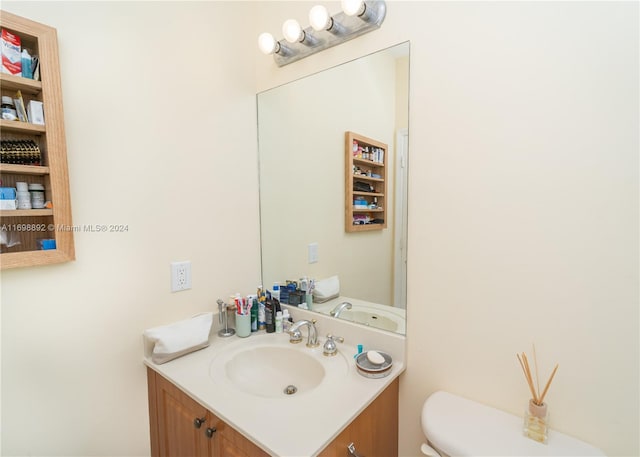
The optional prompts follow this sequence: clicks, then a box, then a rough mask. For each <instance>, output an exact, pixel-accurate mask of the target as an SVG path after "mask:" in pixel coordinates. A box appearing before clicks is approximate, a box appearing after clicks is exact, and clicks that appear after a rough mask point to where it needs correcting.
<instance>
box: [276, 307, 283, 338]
mask: <svg viewBox="0 0 640 457" xmlns="http://www.w3.org/2000/svg"><path fill="white" fill-rule="evenodd" d="M282 325H283V323H282V311H278V312H277V313H276V333H282Z"/></svg>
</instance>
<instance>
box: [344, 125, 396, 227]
mask: <svg viewBox="0 0 640 457" xmlns="http://www.w3.org/2000/svg"><path fill="white" fill-rule="evenodd" d="M344 149H345V201H344V207H345V211H344V229H345V231H346V232H364V231H369V230H382V229H385V228H387V201H388V200H387V198H386V196H387V167H386V164H387V159H388V158H387V156H388V152H389V149H388V147H387V145H386V144H385V143H382V142H380V141H377V140H373V139H371V138H367V137H365V136H363V135H358V134H357V133H353V132H346V133H345V148H344ZM372 175H373V176H372ZM356 183H365V184H368V185H370V186H372V190H371V191H366V190H356ZM357 199H362V200H365V201H366V202H367V208H366V209H365V208H355V204H354V201H355V200H357ZM357 221H362V223H357Z"/></svg>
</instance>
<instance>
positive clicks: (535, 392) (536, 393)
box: [516, 346, 558, 406]
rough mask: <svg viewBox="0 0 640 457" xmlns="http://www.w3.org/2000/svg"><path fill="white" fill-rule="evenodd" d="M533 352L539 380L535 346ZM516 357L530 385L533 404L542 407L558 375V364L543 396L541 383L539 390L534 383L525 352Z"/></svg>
mask: <svg viewBox="0 0 640 457" xmlns="http://www.w3.org/2000/svg"><path fill="white" fill-rule="evenodd" d="M533 352H534V364H535V371H536V378H538V361H537V360H536V357H535V346H534V348H533ZM516 357H518V362H520V367H521V368H522V372H523V373H524V377H525V379H526V381H527V384H528V385H529V390H530V391H531V397H532V399H533V403H534V404H536V405H537V406H542V403H543V401H544V397H545V396H546V395H547V392H548V391H549V387H550V386H551V381H553V377H554V376H555V375H556V371H557V370H558V364H556V367H555V368H554V369H553V372H552V373H551V376H550V377H549V380H548V381H547V384H546V385H545V387H544V390H543V391H542V395H540V383H539V382H538V388H537V389H536V387H535V386H534V382H533V376H532V375H531V368H530V366H529V360H528V359H527V354H525V353H524V352H523V353H522V355H520V354H516Z"/></svg>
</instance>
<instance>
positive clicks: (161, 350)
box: [143, 312, 213, 365]
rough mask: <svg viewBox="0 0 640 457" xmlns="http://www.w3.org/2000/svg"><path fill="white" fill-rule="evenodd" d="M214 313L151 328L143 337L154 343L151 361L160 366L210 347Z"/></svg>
mask: <svg viewBox="0 0 640 457" xmlns="http://www.w3.org/2000/svg"><path fill="white" fill-rule="evenodd" d="M212 323H213V313H212V312H209V313H202V314H197V315H195V316H193V317H192V318H190V319H185V320H182V321H178V322H174V323H173V324H169V325H163V326H160V327H154V328H150V329H147V330H145V331H144V333H143V335H144V337H145V338H147V340H148V341H150V342H152V343H153V353H152V354H151V360H152V361H153V363H156V364H158V365H160V364H163V363H165V362H168V361H170V360H173V359H176V358H178V357H181V356H183V355H185V354H189V353H190V352H193V351H197V350H198V349H202V348H205V347H207V346H209V332H210V331H211V324H212Z"/></svg>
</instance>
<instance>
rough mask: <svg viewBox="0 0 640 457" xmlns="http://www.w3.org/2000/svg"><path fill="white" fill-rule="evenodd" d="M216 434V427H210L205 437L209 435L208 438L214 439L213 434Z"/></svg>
mask: <svg viewBox="0 0 640 457" xmlns="http://www.w3.org/2000/svg"><path fill="white" fill-rule="evenodd" d="M215 432H216V428H215V427H209V428H208V429H207V430H206V431H205V435H207V438H211V437H213V434H214V433H215Z"/></svg>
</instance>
